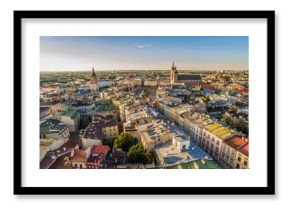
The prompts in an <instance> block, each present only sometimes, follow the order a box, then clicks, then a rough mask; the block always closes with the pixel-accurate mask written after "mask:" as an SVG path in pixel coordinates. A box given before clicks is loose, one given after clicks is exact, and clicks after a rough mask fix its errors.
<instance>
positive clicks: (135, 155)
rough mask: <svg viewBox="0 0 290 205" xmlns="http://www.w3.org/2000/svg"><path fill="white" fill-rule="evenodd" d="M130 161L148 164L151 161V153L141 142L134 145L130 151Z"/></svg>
mask: <svg viewBox="0 0 290 205" xmlns="http://www.w3.org/2000/svg"><path fill="white" fill-rule="evenodd" d="M127 155H128V161H129V162H130V163H142V164H147V163H150V161H151V156H150V153H148V152H147V151H146V150H145V149H144V147H143V146H142V144H141V143H138V144H135V145H133V146H132V147H131V148H130V149H129V151H128V153H127Z"/></svg>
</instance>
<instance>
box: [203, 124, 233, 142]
mask: <svg viewBox="0 0 290 205" xmlns="http://www.w3.org/2000/svg"><path fill="white" fill-rule="evenodd" d="M205 129H206V130H207V131H209V132H211V133H212V134H214V135H216V136H217V137H219V138H220V139H222V140H223V139H225V138H226V137H228V136H230V135H232V134H233V133H235V131H233V130H230V129H227V128H225V127H223V126H222V125H220V124H218V123H213V124H209V125H206V126H205Z"/></svg>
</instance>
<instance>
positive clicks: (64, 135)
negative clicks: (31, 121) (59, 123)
mask: <svg viewBox="0 0 290 205" xmlns="http://www.w3.org/2000/svg"><path fill="white" fill-rule="evenodd" d="M69 136H70V133H69V129H68V127H66V128H65V129H63V130H62V131H60V132H57V133H45V134H44V133H40V138H46V139H50V138H52V139H60V138H69Z"/></svg>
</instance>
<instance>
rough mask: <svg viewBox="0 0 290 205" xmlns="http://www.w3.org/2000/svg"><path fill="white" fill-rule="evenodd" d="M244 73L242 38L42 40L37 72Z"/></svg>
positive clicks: (245, 47) (245, 46)
mask: <svg viewBox="0 0 290 205" xmlns="http://www.w3.org/2000/svg"><path fill="white" fill-rule="evenodd" d="M173 60H174V61H175V63H176V65H177V68H178V69H185V70H192V69H196V70H216V69H247V68H248V37H247V36H103V37H102V36H42V37H40V70H43V71H44V70H45V71H61V70H90V69H91V67H92V66H94V67H95V69H96V70H118V69H120V70H147V69H148V70H155V69H158V70H159V69H160V70H163V69H168V68H169V66H170V64H171V63H172V61H173Z"/></svg>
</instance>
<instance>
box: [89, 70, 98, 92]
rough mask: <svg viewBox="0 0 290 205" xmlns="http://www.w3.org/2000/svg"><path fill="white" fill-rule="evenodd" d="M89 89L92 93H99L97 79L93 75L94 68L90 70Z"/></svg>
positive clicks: (94, 74)
mask: <svg viewBox="0 0 290 205" xmlns="http://www.w3.org/2000/svg"><path fill="white" fill-rule="evenodd" d="M90 87H91V92H92V93H95V92H96V91H99V82H98V78H97V75H96V73H95V70H94V67H93V69H92V74H91V81H90Z"/></svg>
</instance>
